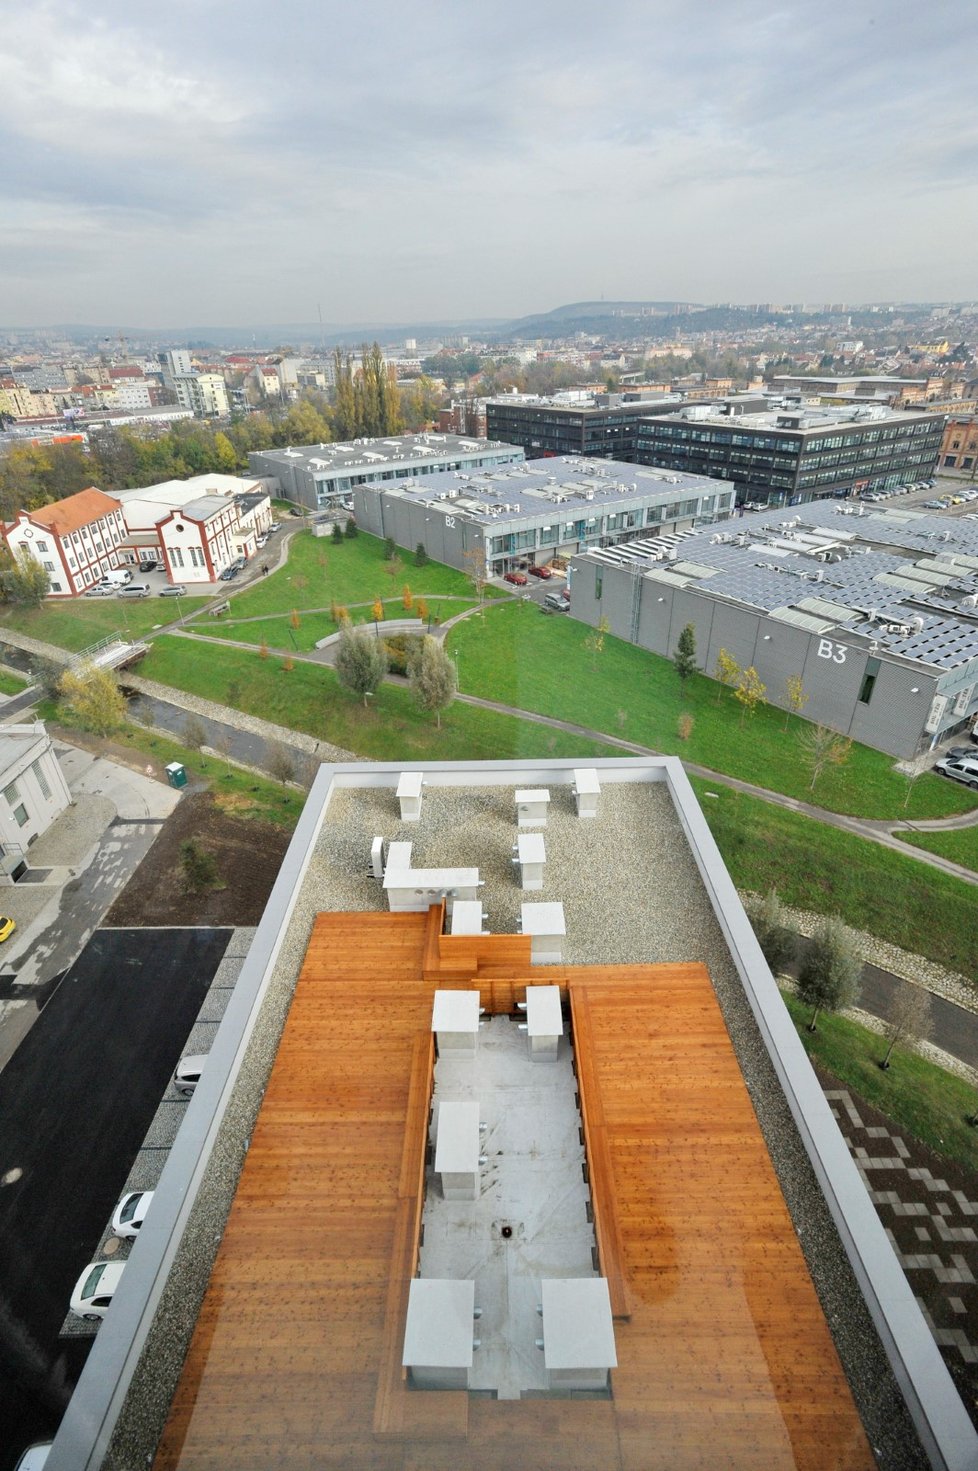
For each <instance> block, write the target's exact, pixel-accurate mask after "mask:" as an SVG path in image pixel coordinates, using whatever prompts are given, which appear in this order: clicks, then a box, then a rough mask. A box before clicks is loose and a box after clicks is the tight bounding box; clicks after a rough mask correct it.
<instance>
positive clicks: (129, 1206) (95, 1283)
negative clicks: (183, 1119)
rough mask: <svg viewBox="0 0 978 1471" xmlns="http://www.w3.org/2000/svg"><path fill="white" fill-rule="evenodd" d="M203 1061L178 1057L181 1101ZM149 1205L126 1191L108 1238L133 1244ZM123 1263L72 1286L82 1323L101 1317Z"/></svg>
mask: <svg viewBox="0 0 978 1471" xmlns="http://www.w3.org/2000/svg"><path fill="white" fill-rule="evenodd" d="M206 1061H207V1056H206V1053H195V1054H193V1055H191V1056H188V1057H182V1058H181V1059H180V1061H179V1062H178V1063H177V1067H176V1071H175V1072H174V1074H173V1086H174V1088H175V1089H176V1091H177V1092H178V1093H182V1094H183V1096H184V1098H189V1097H191V1095H192V1094H193V1092H194V1090H195V1088H196V1087H197V1084H198V1083H199V1082H200V1078H201V1074H202V1073H203V1071H204V1064H205V1062H206ZM152 1203H153V1191H152V1190H130V1191H129V1192H128V1193H127V1194H125V1195H124V1196H123V1197H122V1199H121V1200H120V1201H119V1204H118V1205H117V1206H116V1208H115V1211H114V1212H113V1215H112V1234H113V1236H118V1237H119V1238H120V1240H122V1241H133V1240H135V1238H136V1237H137V1236H138V1235H139V1232H140V1228H141V1227H142V1224H143V1222H144V1221H145V1219H146V1216H147V1213H148V1212H149V1208H150V1206H151V1205H152ZM125 1265H126V1264H125V1262H124V1261H121V1262H116V1261H102V1262H89V1264H88V1266H87V1267H86V1268H85V1270H84V1272H82V1274H81V1276H80V1277H79V1278H78V1281H77V1282H76V1283H75V1290H74V1292H73V1293H72V1294H71V1303H70V1307H71V1311H72V1312H73V1313H76V1314H77V1316H78V1317H79V1318H84V1319H85V1320H86V1322H90V1323H97V1322H100V1321H101V1319H102V1318H104V1317H105V1315H106V1313H107V1312H108V1310H109V1308H110V1306H111V1304H112V1299H113V1297H114V1296H115V1293H116V1290H117V1288H118V1286H119V1283H120V1281H121V1280H122V1273H123V1270H124V1269H125Z"/></svg>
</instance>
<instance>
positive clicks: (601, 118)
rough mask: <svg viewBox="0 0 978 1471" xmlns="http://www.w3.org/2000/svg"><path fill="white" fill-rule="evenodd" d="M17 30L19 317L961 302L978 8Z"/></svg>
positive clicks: (108, 21)
mask: <svg viewBox="0 0 978 1471" xmlns="http://www.w3.org/2000/svg"><path fill="white" fill-rule="evenodd" d="M25 14H26V16H27V19H26V20H25V21H24V22H23V26H22V29H21V30H20V31H18V30H17V29H16V27H15V28H14V29H13V30H12V31H11V32H10V35H11V36H12V37H13V38H14V39H13V41H12V42H11V41H10V40H9V39H8V46H9V45H11V44H13V45H14V46H16V45H17V44H18V41H17V37H18V36H20V37H21V38H22V40H21V43H20V44H22V46H23V48H24V54H23V56H22V57H20V56H17V55H13V56H8V59H7V62H6V63H3V62H2V61H0V70H2V68H3V66H4V64H5V65H6V67H7V71H6V73H4V75H5V76H7V77H8V78H10V79H11V85H12V86H14V87H19V88H22V89H23V101H24V103H25V104H26V105H22V106H20V107H17V106H16V105H15V104H16V100H17V99H16V98H15V97H13V95H12V94H11V95H10V97H9V99H8V105H7V106H6V107H5V104H4V101H3V98H2V97H0V129H6V136H4V134H3V132H2V131H0V148H2V156H3V157H4V159H5V168H4V171H3V174H2V175H0V250H2V252H3V257H2V258H3V259H4V260H5V261H6V262H7V270H8V271H11V270H15V271H16V275H17V279H18V282H19V289H18V295H19V297H20V300H21V314H22V315H21V318H20V320H22V321H23V322H25V323H28V322H31V321H40V320H54V319H64V318H65V317H69V316H74V317H76V318H77V317H78V316H80V315H81V316H86V317H89V318H92V319H94V318H97V317H104V318H108V319H112V320H118V319H121V318H123V317H128V318H129V319H131V320H137V319H138V320H141V321H148V322H157V323H165V322H167V321H183V322H186V321H187V320H191V319H192V318H193V317H194V316H195V315H197V316H205V315H206V316H207V317H208V318H210V319H211V320H213V317H214V307H215V304H216V303H218V302H219V303H220V305H221V308H222V311H223V313H224V315H225V316H226V317H227V318H228V319H230V320H234V319H235V318H239V319H244V318H248V319H249V320H254V319H255V318H256V316H257V315H260V316H263V317H267V318H268V319H270V320H271V319H275V320H289V319H302V318H308V316H309V315H310V308H311V303H313V302H317V301H320V300H322V304H323V309H324V312H325V313H326V314H327V315H328V316H330V317H331V318H334V319H336V318H341V317H342V316H343V315H348V316H350V317H357V318H360V319H372V320H377V319H380V318H383V317H390V318H395V319H405V318H410V317H412V316H418V317H421V316H435V315H438V316H444V315H446V314H447V315H451V314H456V315H462V314H465V315H475V314H483V313H484V314H487V315H497V316H505V315H509V314H514V315H515V314H517V313H519V312H522V311H529V310H534V309H538V308H542V307H547V306H551V305H555V304H557V301H558V300H559V299H561V298H564V297H566V298H582V297H586V296H589V295H595V294H598V293H599V292H600V291H601V290H602V289H604V290H606V291H607V292H608V293H609V294H615V295H621V296H629V297H631V296H641V295H648V296H652V297H654V296H669V295H673V294H675V295H680V296H682V295H685V296H691V297H693V298H697V299H707V300H708V299H713V298H717V297H719V298H723V299H728V298H732V299H738V298H739V299H752V300H754V299H758V298H767V297H787V298H789V299H796V298H803V297H811V296H813V295H815V294H817V295H819V296H832V297H843V296H845V295H847V294H848V292H849V290H851V289H854V288H853V283H854V282H856V283H860V284H859V285H858V290H859V291H860V293H861V294H862V295H864V296H865V297H867V298H872V297H879V298H887V297H890V296H893V295H896V294H904V295H908V294H909V295H912V296H915V297H918V298H928V297H929V298H938V297H945V296H952V295H960V294H964V290H965V289H973V288H970V287H966V286H965V284H964V283H966V282H970V280H971V274H970V266H969V264H968V261H967V251H966V249H965V246H964V244H963V242H962V239H961V227H962V225H963V224H964V223H965V222H966V220H967V219H970V218H971V213H972V212H967V211H966V207H965V205H964V197H963V195H962V188H963V186H967V185H969V184H971V183H973V181H974V175H975V169H976V163H975V160H976V158H978V150H976V149H975V148H974V142H975V136H974V124H973V121H972V118H973V103H972V99H971V90H972V87H971V79H970V75H969V69H968V67H967V66H966V65H965V64H963V58H965V57H966V56H968V55H969V54H970V52H971V49H972V47H971V44H970V43H971V42H973V40H974V38H975V31H976V29H978V18H976V17H975V15H974V14H973V12H972V11H971V9H970V8H969V7H962V6H958V5H956V4H948V3H945V0H936V3H932V4H930V5H928V6H927V7H926V8H925V9H924V8H921V7H920V6H919V5H918V4H916V3H910V0H886V3H882V0H863V3H862V4H860V5H853V4H850V3H845V4H844V3H842V0H827V3H822V4H814V3H811V0H792V3H791V4H781V5H778V4H776V3H771V0H729V3H724V4H722V5H706V4H700V5H695V6H689V5H688V4H681V3H679V0H657V3H656V4H655V5H649V4H648V3H647V0H624V3H622V4H619V5H617V6H615V7H613V8H612V7H605V8H601V7H596V6H594V5H593V3H590V0H588V3H587V4H585V3H583V0H566V3H562V4H560V5H557V4H556V3H553V4H537V5H533V4H527V3H525V0H523V3H521V4H518V3H516V0H497V3H496V4H495V5H494V6H493V7H491V8H487V7H473V6H461V5H453V4H448V3H442V0H419V3H417V4H415V5H413V6H404V5H403V4H400V3H394V0H361V3H360V4H359V5H357V6H339V5H331V6H323V5H322V4H321V3H319V0H292V3H289V4H286V5H284V6H277V7H269V6H268V5H267V4H263V5H259V4H257V3H256V0H238V3H230V0H209V3H208V4H205V5H200V4H199V0H194V3H190V0H172V3H171V4H170V5H169V6H167V7H166V9H165V10H164V11H159V10H157V11H154V12H152V14H150V12H143V11H142V10H141V9H139V8H137V7H134V6H132V4H131V0H128V3H126V4H123V3H121V0H119V3H109V0H96V3H95V5H94V6H88V7H81V6H80V5H78V4H76V3H68V0H41V3H40V4H39V6H38V8H37V10H36V11H28V10H27V9H26V8H25ZM31 26H34V27H35V30H34V31H33V32H32V31H31V29H30V27H31ZM45 27H46V29H47V32H48V34H49V35H53V36H58V35H59V34H62V33H63V34H64V35H65V36H69V35H70V36H71V37H72V38H73V40H74V42H75V45H76V47H77V50H78V54H79V55H81V56H83V57H85V58H90V59H93V62H92V64H93V65H97V60H98V57H99V56H108V57H110V58H111V66H108V64H107V72H106V76H105V79H104V82H105V84H104V87H103V92H102V94H101V95H92V94H91V91H90V90H89V91H86V87H85V82H84V78H79V77H78V76H77V75H76V73H74V72H72V70H71V57H70V54H69V55H67V56H66V57H62V58H61V59H59V60H58V62H57V68H60V69H57V68H56V69H54V70H50V71H44V70H43V68H42V70H41V72H40V73H38V72H37V71H36V69H34V70H32V68H34V65H35V59H36V58H35V53H34V52H33V50H32V49H31V48H30V47H29V46H28V44H27V38H29V37H30V36H32V35H36V34H39V28H45ZM51 65H52V67H54V62H52V63H51ZM141 89H143V90H142V91H141ZM66 98H68V99H70V103H69V102H67V101H66V100H65V99H66ZM32 99H33V100H32ZM838 223H842V224H843V227H844V228H845V231H846V248H845V250H844V251H840V250H838V249H837V248H836V245H837V236H836V234H835V232H836V230H837V225H838ZM830 235H831V237H832V238H830ZM46 239H48V240H49V241H50V243H49V244H48V245H47V247H46V248H41V249H39V248H38V241H44V240H46ZM935 239H936V240H937V241H939V242H940V243H939V246H938V248H937V249H935V247H934V240H935ZM215 241H219V242H220V248H219V249H215V248H214V242H215ZM99 243H101V245H102V247H103V251H102V253H103V256H104V259H105V261H106V265H105V267H104V268H103V267H101V266H100V264H99V250H98V248H97V246H98V244H99ZM119 250H124V251H125V255H126V261H127V271H126V275H125V279H123V278H122V277H121V276H120V273H119V272H118V270H117V269H115V267H114V264H113V257H114V255H115V253H116V252H117V251H119ZM54 261H56V262H57V264H56V265H54V264H53V262H54ZM650 261H652V262H654V267H652V266H650ZM323 294H326V299H323ZM79 298H82V299H81V300H79ZM5 315H6V313H5Z"/></svg>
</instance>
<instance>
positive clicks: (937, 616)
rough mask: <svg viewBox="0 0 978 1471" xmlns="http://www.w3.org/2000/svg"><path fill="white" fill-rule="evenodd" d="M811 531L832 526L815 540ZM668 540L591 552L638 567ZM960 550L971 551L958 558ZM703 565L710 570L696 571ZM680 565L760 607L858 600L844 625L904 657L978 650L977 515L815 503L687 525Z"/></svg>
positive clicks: (947, 661)
mask: <svg viewBox="0 0 978 1471" xmlns="http://www.w3.org/2000/svg"><path fill="white" fill-rule="evenodd" d="M813 532H815V533H830V535H829V536H828V537H822V536H817V537H816V539H815V540H814V541H813V540H812V537H811V533H813ZM680 535H682V533H680ZM834 535H835V536H838V537H839V538H840V540H839V541H838V542H835V541H834V540H833V536H834ZM664 541H665V538H651V539H646V543H645V544H644V545H643V543H642V542H628V543H625V544H623V545H621V546H618V547H614V548H608V549H606V550H605V551H602V552H595V553H591V554H590V556H591V557H593V558H595V559H596V560H599V561H602V562H605V563H613V564H617V565H619V566H632V568H633V570H635V571H639V572H640V571H642V570H643V565H642V561H643V558H647V557H648V555H649V551H648V544H649V542H650V543H651V546H652V547H653V548H656V547H658V548H661V547H662V545H663V542H664ZM640 548H642V550H641V551H640V550H639V549H640ZM631 549H634V553H633V554H632V555H630V550H631ZM955 556H958V557H961V558H963V559H968V560H967V561H964V560H962V561H960V562H957V563H956V564H954V565H952V564H951V558H952V557H955ZM835 558H838V560H834V559H835ZM972 559H975V562H976V565H974V566H972V565H970V562H971V560H972ZM697 564H698V565H699V566H701V567H703V568H710V569H714V570H713V573H712V575H709V576H699V577H698V576H697V575H696V574H695V568H696V566H697ZM646 565H647V564H646ZM682 567H683V570H684V572H685V573H686V575H687V580H688V583H689V585H690V586H693V587H695V588H696V589H697V591H698V592H701V593H703V594H705V595H708V596H711V597H718V598H723V599H729V600H731V601H733V602H737V603H741V604H743V605H744V606H746V607H750V608H754V609H757V610H758V611H759V612H764V613H772V612H773V611H774V610H775V609H782V608H788V609H791V608H799V605H801V604H803V603H804V602H805V600H806V599H809V598H812V597H817V598H821V599H824V600H826V601H827V602H829V603H835V604H838V605H840V606H841V607H845V608H851V609H854V610H856V611H857V612H858V614H859V615H860V616H859V617H858V618H857V619H855V620H847V621H845V622H842V621H840V622H839V623H838V630H839V633H840V634H842V633H844V634H845V635H846V636H850V635H852V634H855V635H857V636H859V637H862V638H865V639H867V640H869V641H870V642H872V643H873V644H875V645H876V646H877V647H878V648H879V649H882V650H885V651H886V652H889V653H892V654H896V655H899V656H901V657H903V658H909V659H917V660H920V661H921V662H923V663H925V664H929V665H932V666H934V667H937V668H941V669H953V668H958V667H959V666H961V665H962V664H967V663H968V662H970V661H971V660H973V659H978V521H966V520H965V519H964V518H954V519H950V518H944V517H942V516H939V515H926V514H919V513H914V512H911V511H900V512H896V513H894V512H886V511H863V512H862V513H860V512H859V511H855V508H852V507H851V506H849V505H846V506H844V507H843V506H841V505H840V504H839V503H838V502H835V501H831V502H816V503H813V504H811V505H806V506H803V507H798V508H797V509H795V508H791V510H790V513H788V512H786V511H784V510H777V511H762V512H758V513H756V514H754V515H748V516H743V517H741V518H738V519H736V520H733V521H726V522H723V523H721V524H720V525H717V526H712V527H710V528H708V529H704V530H700V531H697V532H694V533H693V534H692V535H689V534H687V535H686V537H685V538H684V539H683V542H682ZM690 568H692V569H694V570H693V571H692V572H690V570H689V569H690ZM881 579H882V580H881ZM903 584H908V585H906V586H904V585H903ZM972 598H974V599H975V602H974V603H972V602H971V599H972ZM801 611H804V609H801ZM890 625H893V626H892V627H891V626H890Z"/></svg>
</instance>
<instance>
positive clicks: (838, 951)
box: [747, 889, 932, 1070]
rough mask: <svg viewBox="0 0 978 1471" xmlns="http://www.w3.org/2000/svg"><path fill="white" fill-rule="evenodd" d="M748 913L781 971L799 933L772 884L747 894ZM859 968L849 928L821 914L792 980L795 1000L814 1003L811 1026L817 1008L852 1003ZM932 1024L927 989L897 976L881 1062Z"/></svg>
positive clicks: (882, 1064)
mask: <svg viewBox="0 0 978 1471" xmlns="http://www.w3.org/2000/svg"><path fill="white" fill-rule="evenodd" d="M747 914H748V917H749V919H750V922H751V926H752V928H753V930H754V934H755V935H756V937H757V943H758V944H759V945H760V947H761V950H762V952H763V954H764V958H765V960H766V961H767V963H768V965H769V966H770V967H771V970H772V971H774V972H775V973H778V972H780V971H784V970H785V969H786V968H787V967H788V966H790V965H791V963H792V962H793V960H794V959H795V956H796V953H797V950H798V936H797V935H796V934H795V932H794V930H792V929H791V927H790V926H789V925H788V923H787V922H786V919H785V915H784V911H783V909H782V907H781V902H780V900H779V899H778V895H777V891H776V890H774V889H772V890H771V891H770V892H769V893H768V894H766V895H765V896H764V897H763V898H760V897H758V896H754V897H753V898H752V899H750V900H749V901H748V903H747ZM862 968H863V963H862V957H861V956H860V954H859V950H858V948H857V946H856V942H855V939H854V938H853V935H852V933H851V931H849V930H848V929H847V928H846V926H845V925H844V924H843V923H842V921H841V920H840V919H838V918H836V917H834V916H830V917H829V918H826V919H823V920H820V921H819V923H818V924H817V925H816V926H815V929H814V931H813V933H812V936H811V939H810V940H809V941H808V943H807V945H806V946H805V948H804V952H803V954H802V958H801V963H800V964H799V966H798V978H797V981H796V983H795V992H796V994H797V996H798V998H799V1000H801V1001H802V1002H803V1003H804V1005H805V1006H810V1007H811V1008H812V1015H811V1020H810V1021H809V1023H808V1030H809V1031H810V1032H814V1031H815V1030H816V1029H817V1024H818V1017H819V1013H820V1012H822V1011H832V1012H835V1011H845V1010H846V1008H847V1007H850V1006H854V1005H855V1004H856V1002H857V1000H858V999H859V988H860V983H861V980H862ZM931 1027H932V1017H931V999H930V992H929V991H927V990H925V989H924V987H923V986H915V985H912V984H911V983H910V982H909V981H902V980H901V981H899V982H898V984H897V987H896V990H895V993H894V997H893V1006H892V1008H891V1012H890V1016H889V1019H888V1020H887V1021H886V1022H885V1023H884V1035H885V1036H886V1038H887V1039H888V1044H889V1045H888V1046H887V1048H886V1052H885V1055H884V1056H883V1057H882V1058H880V1059H879V1065H880V1067H881V1068H883V1069H884V1070H885V1069H887V1068H889V1066H890V1059H891V1057H892V1055H893V1050H894V1048H895V1047H896V1046H897V1044H898V1043H900V1042H903V1043H904V1044H905V1045H907V1046H912V1045H913V1044H914V1043H915V1042H922V1041H926V1039H927V1038H928V1037H929V1036H930V1033H931Z"/></svg>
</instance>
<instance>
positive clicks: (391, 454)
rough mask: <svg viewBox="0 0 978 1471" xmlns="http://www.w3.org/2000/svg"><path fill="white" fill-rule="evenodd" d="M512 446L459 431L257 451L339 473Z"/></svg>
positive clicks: (269, 457)
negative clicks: (473, 436)
mask: <svg viewBox="0 0 978 1471" xmlns="http://www.w3.org/2000/svg"><path fill="white" fill-rule="evenodd" d="M491 449H511V450H512V452H513V453H514V454H516V453H518V451H517V449H516V448H514V447H513V446H512V445H506V444H503V443H502V442H501V441H500V440H495V439H488V440H487V439H471V438H469V437H467V436H462V435H458V434H397V435H395V434H392V435H389V436H388V437H387V438H384V439H354V440H352V441H351V442H349V443H342V444H312V445H306V446H305V447H304V448H302V449H297V448H295V447H293V446H291V445H290V446H289V447H288V448H287V449H265V450H259V451H255V452H254V453H255V454H256V455H260V457H261V459H262V460H267V461H270V462H275V461H278V462H279V463H280V464H283V465H288V464H296V465H299V466H301V467H302V468H303V469H305V470H312V471H313V472H316V471H322V472H323V473H328V472H332V473H334V474H337V475H341V474H346V473H348V472H351V471H352V472H365V473H369V472H370V471H371V470H376V471H378V472H380V471H382V470H385V469H387V468H389V467H390V466H391V465H404V464H424V463H425V462H426V461H432V462H434V461H437V460H440V459H452V458H454V457H456V456H458V455H474V454H478V453H479V451H480V450H491Z"/></svg>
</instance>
